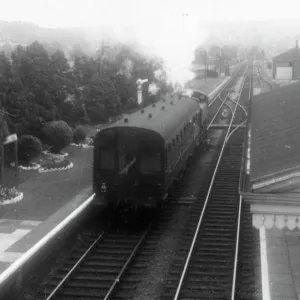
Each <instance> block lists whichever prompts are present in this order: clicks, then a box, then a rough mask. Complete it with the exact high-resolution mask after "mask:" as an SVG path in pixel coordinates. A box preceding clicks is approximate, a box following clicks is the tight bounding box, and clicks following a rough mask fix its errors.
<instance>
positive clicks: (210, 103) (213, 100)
mask: <svg viewBox="0 0 300 300" xmlns="http://www.w3.org/2000/svg"><path fill="white" fill-rule="evenodd" d="M235 76H236V74H235V75H234V77H235ZM234 77H232V78H231V80H229V81H228V82H227V84H226V85H225V86H224V87H222V89H221V90H220V92H219V93H218V94H217V95H216V96H215V97H214V99H212V100H211V101H210V102H209V103H208V107H210V106H211V105H212V104H213V103H214V102H215V101H216V100H217V98H219V97H220V95H221V93H222V92H223V91H224V90H225V88H227V86H228V85H229V84H230V83H231V82H232V81H233V80H234ZM220 99H221V97H220ZM221 100H222V99H221Z"/></svg>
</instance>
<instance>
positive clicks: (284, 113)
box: [250, 82, 300, 187]
mask: <svg viewBox="0 0 300 300" xmlns="http://www.w3.org/2000/svg"><path fill="white" fill-rule="evenodd" d="M296 171H298V172H299V171H300V83H299V82H296V83H294V84H291V85H288V86H284V87H280V88H275V89H274V90H272V91H270V92H268V93H264V94H260V95H258V96H256V97H254V98H253V103H252V117H251V171H250V172H251V173H250V180H251V182H252V184H254V186H255V185H256V186H258V187H259V186H261V185H268V184H274V182H278V181H282V180H283V178H284V176H287V175H288V176H289V175H291V174H294V173H295V172H296ZM299 175H300V174H299ZM285 178H288V177H285ZM289 178H290V177H289ZM289 182H291V180H290V179H289Z"/></svg>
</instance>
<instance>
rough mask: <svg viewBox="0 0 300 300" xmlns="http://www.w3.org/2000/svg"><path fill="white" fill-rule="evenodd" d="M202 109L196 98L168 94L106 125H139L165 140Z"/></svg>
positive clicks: (111, 126)
mask: <svg viewBox="0 0 300 300" xmlns="http://www.w3.org/2000/svg"><path fill="white" fill-rule="evenodd" d="M199 109H200V106H199V102H198V101H197V100H196V99H195V98H190V97H186V96H182V97H181V99H180V98H179V97H177V96H173V98H172V97H171V96H170V95H168V96H166V97H165V98H164V99H162V100H159V101H158V102H156V103H155V104H152V105H149V106H147V107H145V108H143V109H140V110H138V111H136V112H134V113H132V114H125V115H124V116H123V118H122V119H120V120H119V121H117V122H116V123H114V124H112V125H110V126H108V127H106V128H105V129H109V128H114V127H138V128H143V129H148V130H152V131H156V132H157V133H159V134H160V135H161V136H162V137H163V138H164V139H165V140H168V139H169V138H171V137H172V136H173V135H174V133H175V132H176V131H177V129H178V128H179V127H180V126H181V125H182V123H183V122H184V121H186V120H188V119H190V118H191V117H192V116H193V115H194V114H195V112H196V111H197V110H199Z"/></svg>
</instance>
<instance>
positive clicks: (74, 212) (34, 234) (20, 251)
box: [0, 186, 94, 286]
mask: <svg viewBox="0 0 300 300" xmlns="http://www.w3.org/2000/svg"><path fill="white" fill-rule="evenodd" d="M93 198H94V197H93V194H92V186H89V187H87V188H84V189H82V190H81V191H80V193H78V194H77V195H76V196H75V197H74V198H73V199H71V200H70V201H68V202H67V203H66V204H65V205H64V206H62V207H61V208H60V209H59V210H57V211H56V212H55V213H53V214H52V215H50V216H49V217H48V218H46V219H45V220H44V221H37V220H22V219H21V220H16V219H0V240H1V243H0V286H1V284H2V283H3V282H5V281H6V280H7V278H9V277H10V276H11V275H12V274H14V272H16V271H17V270H18V269H19V268H20V267H21V266H22V265H23V264H24V263H25V262H26V261H27V260H29V259H30V258H31V257H33V256H34V255H35V254H36V253H37V251H39V249H40V248H42V247H43V245H45V244H46V243H47V242H48V241H49V240H51V238H52V237H54V236H56V235H57V234H58V233H59V232H60V231H61V229H62V228H64V227H65V225H67V224H69V223H70V222H71V221H72V220H74V219H76V217H78V216H79V215H80V214H82V213H83V212H84V211H85V210H86V209H87V208H88V207H89V206H90V205H91V204H92V202H93Z"/></svg>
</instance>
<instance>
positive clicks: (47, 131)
mask: <svg viewBox="0 0 300 300" xmlns="http://www.w3.org/2000/svg"><path fill="white" fill-rule="evenodd" d="M43 132H44V138H45V142H46V143H47V144H48V145H50V146H51V150H52V151H53V152H54V153H59V152H60V151H61V150H62V149H64V148H65V147H67V146H68V145H70V143H71V141H72V138H73V131H72V129H71V127H70V126H69V125H68V124H67V123H66V122H65V121H53V122H49V123H47V124H46V125H45V127H44V128H43Z"/></svg>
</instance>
